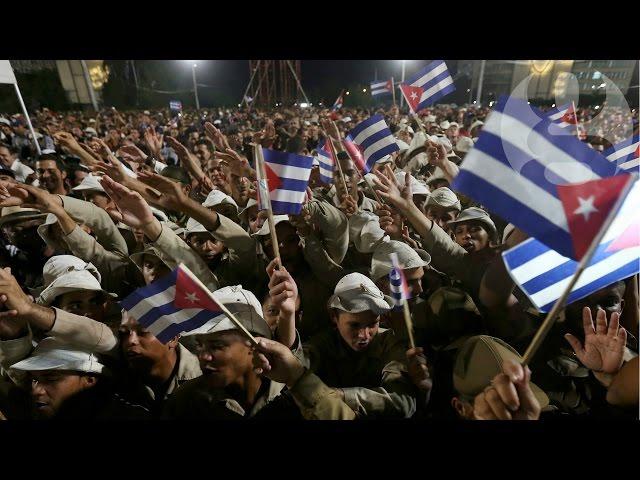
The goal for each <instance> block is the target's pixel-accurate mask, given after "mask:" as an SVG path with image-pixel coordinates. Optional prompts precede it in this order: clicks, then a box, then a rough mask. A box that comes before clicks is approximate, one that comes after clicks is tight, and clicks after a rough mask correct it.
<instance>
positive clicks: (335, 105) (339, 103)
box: [331, 90, 344, 112]
mask: <svg viewBox="0 0 640 480" xmlns="http://www.w3.org/2000/svg"><path fill="white" fill-rule="evenodd" d="M343 95H344V90H342V92H340V95H338V98H336V101H335V102H334V103H333V106H332V107H331V111H332V112H337V111H338V110H340V109H341V108H342V104H343V100H342V96H343Z"/></svg>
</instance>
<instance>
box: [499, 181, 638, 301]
mask: <svg viewBox="0 0 640 480" xmlns="http://www.w3.org/2000/svg"><path fill="white" fill-rule="evenodd" d="M638 205H640V182H639V181H636V182H635V185H634V186H633V188H632V189H631V191H630V192H629V195H628V196H627V198H626V200H625V202H624V204H623V205H622V207H621V208H620V211H619V212H618V214H617V216H616V218H615V220H614V221H613V223H612V224H611V227H610V228H609V229H608V230H607V233H606V234H605V236H604V237H603V239H602V241H601V242H600V245H599V246H598V249H597V250H596V253H595V255H594V257H593V258H592V260H591V262H589V265H588V266H587V268H586V269H585V270H584V272H583V273H582V275H581V276H580V279H579V280H578V282H577V283H576V285H575V287H574V288H573V290H572V291H571V294H570V295H569V298H568V299H567V305H568V304H570V303H571V302H575V301H576V300H580V299H581V298H584V297H586V296H588V295H591V294H592V293H594V292H597V291H598V290H600V289H601V288H604V287H606V286H608V285H611V284H612V283H615V282H617V281H618V280H623V279H625V278H628V277H630V276H632V275H635V274H636V273H638V272H639V271H640V212H639V211H638ZM502 256H503V258H504V262H505V264H506V266H507V269H508V270H509V273H510V275H511V277H512V278H513V280H514V281H515V282H516V283H517V284H518V285H519V286H520V288H521V289H522V291H523V292H524V293H525V294H526V295H527V297H529V299H530V300H531V303H533V305H534V306H535V307H536V308H537V309H538V310H540V311H542V312H548V311H549V310H551V307H552V306H553V304H554V303H555V301H556V300H557V299H558V298H560V296H561V295H562V292H563V291H564V289H565V288H566V286H567V285H568V283H569V282H570V281H571V277H573V275H574V273H575V272H576V268H577V266H578V262H576V261H574V260H571V259H570V258H567V257H564V256H562V255H560V254H559V253H558V252H555V251H554V250H551V249H550V248H549V247H547V246H545V245H544V244H542V243H541V242H539V241H538V240H536V239H534V238H530V239H528V240H527V241H525V242H523V243H521V244H520V245H517V246H516V247H514V248H512V249H510V250H508V251H506V252H504V253H503V254H502Z"/></svg>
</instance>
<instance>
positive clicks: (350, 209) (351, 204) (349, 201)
mask: <svg viewBox="0 0 640 480" xmlns="http://www.w3.org/2000/svg"><path fill="white" fill-rule="evenodd" d="M338 208H339V209H340V211H341V212H342V213H344V214H345V215H346V216H347V218H350V217H351V216H352V215H355V214H356V213H358V204H357V203H356V201H355V200H354V199H353V197H352V196H351V195H342V202H340V206H339V207H338Z"/></svg>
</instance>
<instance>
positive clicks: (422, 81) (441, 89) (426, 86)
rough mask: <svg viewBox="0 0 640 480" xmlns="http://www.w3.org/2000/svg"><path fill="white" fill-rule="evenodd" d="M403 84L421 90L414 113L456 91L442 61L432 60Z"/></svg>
mask: <svg viewBox="0 0 640 480" xmlns="http://www.w3.org/2000/svg"><path fill="white" fill-rule="evenodd" d="M405 84H406V85H408V86H410V87H418V88H420V89H422V91H421V96H420V100H419V102H418V103H417V105H416V110H415V112H418V111H420V110H422V109H423V108H426V107H428V106H429V105H433V104H434V103H435V102H437V101H438V100H439V99H441V98H442V97H444V96H445V95H448V94H450V93H451V92H454V91H455V90H456V87H455V86H454V85H453V78H451V74H450V73H449V69H448V68H447V64H446V63H444V60H434V61H433V62H431V63H430V64H429V65H427V66H426V67H424V68H423V69H422V70H420V71H419V72H418V73H416V74H415V75H414V76H413V77H412V78H410V79H409V80H407V81H406V82H405Z"/></svg>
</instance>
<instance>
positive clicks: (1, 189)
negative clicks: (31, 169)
mask: <svg viewBox="0 0 640 480" xmlns="http://www.w3.org/2000/svg"><path fill="white" fill-rule="evenodd" d="M18 185H19V184H15V183H8V182H6V183H5V182H2V183H0V208H1V207H18V206H20V205H22V204H23V203H24V201H25V200H26V199H27V197H28V196H29V193H28V192H27V191H26V190H24V189H22V188H20V187H19V186H18Z"/></svg>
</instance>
